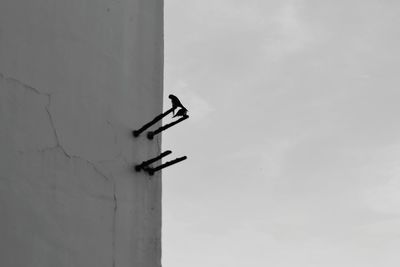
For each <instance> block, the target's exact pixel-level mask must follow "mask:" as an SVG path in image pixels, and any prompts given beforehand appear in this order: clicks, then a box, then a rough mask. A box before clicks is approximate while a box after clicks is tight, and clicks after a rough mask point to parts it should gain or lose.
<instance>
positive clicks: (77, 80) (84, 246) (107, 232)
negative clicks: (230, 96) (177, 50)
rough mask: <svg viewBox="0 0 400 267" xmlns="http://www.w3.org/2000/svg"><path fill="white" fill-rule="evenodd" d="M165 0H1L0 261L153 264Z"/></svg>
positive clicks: (157, 248)
mask: <svg viewBox="0 0 400 267" xmlns="http://www.w3.org/2000/svg"><path fill="white" fill-rule="evenodd" d="M162 33H163V1H162V0H68V1H65V0H63V1H62V0H51V1H49V0H18V1H15V0H2V1H0V127H1V128H0V266H5V267H6V266H7V267H14V266H15V267H17V266H18V267H19V266H21V267H24V266H29V267H35V266H37V267H39V266H40V267H47V266H48V267H55V266H57V267H63V266H71V267H79V266H82V267H83V266H84V267H88V266H93V267H94V266H95V267H101V266H121V267H122V266H124V267H125V266H134V267H136V266H137V267H146V266H151V267H153V266H160V265H161V264H160V258H161V244H160V238H161V177H160V175H159V174H157V175H155V176H153V177H152V178H151V179H149V177H148V176H146V175H144V174H137V173H135V172H134V171H133V170H132V168H131V166H132V164H134V163H137V162H141V161H142V160H146V159H148V158H150V157H153V156H155V155H157V153H159V151H160V143H161V142H160V139H159V138H158V139H155V140H154V141H152V142H151V141H148V140H147V139H145V138H143V137H142V138H138V139H133V137H132V135H131V131H132V130H133V129H135V128H138V127H140V126H141V125H142V124H143V123H145V122H147V121H148V120H150V119H152V118H153V117H154V116H155V115H157V114H158V113H160V112H161V111H162V71H163V36H162Z"/></svg>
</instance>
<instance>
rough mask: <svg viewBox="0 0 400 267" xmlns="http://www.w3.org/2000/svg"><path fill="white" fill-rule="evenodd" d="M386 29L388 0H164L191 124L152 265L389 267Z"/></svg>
mask: <svg viewBox="0 0 400 267" xmlns="http://www.w3.org/2000/svg"><path fill="white" fill-rule="evenodd" d="M399 25H400V3H399V2H398V1H392V0H363V1H361V0H360V1H356V0H346V1H340V0H339V1H338V0H335V1H333V0H325V1H317V0H314V1H311V0H310V1H305V0H304V1H302V0H298V1H288V0H279V1H278V0H276V1H269V0H244V1H243V0H185V1H181V0H165V89H164V90H165V100H164V101H165V109H167V108H169V106H170V103H169V100H168V98H167V96H168V94H170V93H173V94H176V95H177V96H178V97H180V99H181V100H182V102H183V104H184V105H186V106H187V107H188V109H189V115H190V119H189V120H187V121H185V122H183V123H181V124H179V125H178V126H176V127H174V128H172V129H170V130H168V131H166V132H165V134H164V135H163V149H164V150H167V149H171V150H173V154H172V155H171V156H169V157H172V158H173V157H179V156H183V155H187V156H188V160H186V161H184V162H182V163H180V164H178V165H175V166H173V167H170V168H168V169H166V170H165V171H164V172H163V266H164V267H239V266H240V267H263V266H271V267H294V266H296V267H312V266H315V267H347V266H348V267H377V266H384V267H398V266H400V253H399V248H400V118H399V114H400V105H399V102H400V87H399V85H400V72H399V71H400V52H399V47H400V26H399ZM168 159H169V158H168Z"/></svg>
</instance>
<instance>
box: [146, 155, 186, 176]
mask: <svg viewBox="0 0 400 267" xmlns="http://www.w3.org/2000/svg"><path fill="white" fill-rule="evenodd" d="M185 159H187V157H186V156H183V157H180V158H176V159H174V160H171V161H168V162H166V163H164V164H161V165H160V166H157V167H155V168H145V171H147V172H148V173H149V174H150V175H154V173H155V172H157V171H159V170H161V169H164V168H165V167H168V166H171V165H174V164H176V163H178V162H181V161H183V160H185Z"/></svg>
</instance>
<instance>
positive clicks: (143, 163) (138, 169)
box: [135, 150, 172, 172]
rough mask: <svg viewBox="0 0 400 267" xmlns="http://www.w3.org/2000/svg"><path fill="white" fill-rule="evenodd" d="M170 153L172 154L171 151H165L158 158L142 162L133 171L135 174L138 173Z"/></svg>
mask: <svg viewBox="0 0 400 267" xmlns="http://www.w3.org/2000/svg"><path fill="white" fill-rule="evenodd" d="M171 153H172V152H171V150H167V151H165V152H163V153H161V154H160V155H159V156H157V157H155V158H152V159H149V160H146V161H143V162H142V163H141V164H139V165H136V166H135V170H136V171H137V172H140V171H141V170H142V169H145V168H146V167H147V166H148V165H150V164H152V163H154V162H156V161H157V160H160V159H162V158H163V157H165V156H167V155H169V154H171Z"/></svg>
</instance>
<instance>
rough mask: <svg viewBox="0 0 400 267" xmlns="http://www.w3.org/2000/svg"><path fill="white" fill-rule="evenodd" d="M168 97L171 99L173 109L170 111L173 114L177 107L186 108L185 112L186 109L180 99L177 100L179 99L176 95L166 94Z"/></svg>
mask: <svg viewBox="0 0 400 267" xmlns="http://www.w3.org/2000/svg"><path fill="white" fill-rule="evenodd" d="M168 98H169V99H171V102H172V109H173V111H172V112H173V114H174V115H175V110H176V109H177V108H182V109H184V110H186V112H187V109H186V108H185V107H184V106H183V105H182V103H181V101H179V99H178V98H177V97H176V96H174V95H172V94H171V95H169V96H168ZM185 114H186V113H185Z"/></svg>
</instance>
